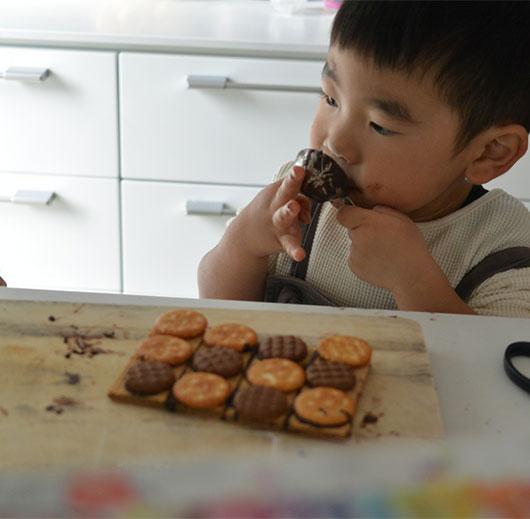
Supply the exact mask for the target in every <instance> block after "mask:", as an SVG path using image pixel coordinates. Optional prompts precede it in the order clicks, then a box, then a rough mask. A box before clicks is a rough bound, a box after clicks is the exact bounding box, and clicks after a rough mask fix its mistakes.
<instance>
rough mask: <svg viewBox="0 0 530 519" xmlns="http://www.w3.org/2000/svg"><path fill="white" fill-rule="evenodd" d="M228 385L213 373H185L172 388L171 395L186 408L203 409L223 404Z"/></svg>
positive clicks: (229, 391)
mask: <svg viewBox="0 0 530 519" xmlns="http://www.w3.org/2000/svg"><path fill="white" fill-rule="evenodd" d="M231 391H232V386H231V385H230V383H229V382H228V381H227V380H226V379H224V378H223V377H220V376H219V375H216V374H215V373H187V374H186V375H184V376H182V377H181V378H179V379H178V380H177V382H176V383H175V385H174V386H173V395H174V396H175V398H177V400H179V401H180V402H182V403H183V404H184V405H187V406H188V407H196V408H200V409H205V408H209V407H217V406H218V405H221V404H224V402H225V400H226V399H227V398H228V396H229V395H230V393H231Z"/></svg>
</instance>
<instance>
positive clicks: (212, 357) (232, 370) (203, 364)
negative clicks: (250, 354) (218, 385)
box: [192, 346, 243, 378]
mask: <svg viewBox="0 0 530 519" xmlns="http://www.w3.org/2000/svg"><path fill="white" fill-rule="evenodd" d="M192 364H193V369H195V370H196V371H207V372H209V373H217V374H218V375H221V376H222V377H226V378H230V377H233V376H235V375H237V374H238V373H240V372H241V370H242V369H243V357H242V356H241V353H239V352H237V351H235V350H232V349H230V348H222V347H220V346H211V347H210V348H202V349H200V350H199V351H197V352H196V353H195V355H194V356H193V363H192Z"/></svg>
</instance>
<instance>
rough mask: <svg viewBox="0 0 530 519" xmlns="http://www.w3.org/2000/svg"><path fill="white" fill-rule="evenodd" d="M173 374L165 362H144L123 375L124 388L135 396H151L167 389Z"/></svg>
mask: <svg viewBox="0 0 530 519" xmlns="http://www.w3.org/2000/svg"><path fill="white" fill-rule="evenodd" d="M174 383H175V374H174V372H173V369H172V368H171V366H170V365H169V364H166V363H165V362H153V361H145V362H138V363H136V364H134V365H133V366H131V367H130V368H129V369H128V370H127V372H126V374H125V387H126V388H127V390H129V391H130V392H131V393H135V394H137V395H153V394H156V393H161V392H162V391H165V390H167V389H169V388H170V387H171V386H172V385H173V384H174Z"/></svg>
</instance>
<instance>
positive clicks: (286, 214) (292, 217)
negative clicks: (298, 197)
mask: <svg viewBox="0 0 530 519" xmlns="http://www.w3.org/2000/svg"><path fill="white" fill-rule="evenodd" d="M299 213H300V204H299V203H298V202H296V201H295V200H289V202H287V203H286V204H285V205H282V206H281V207H280V208H278V209H276V211H274V214H273V215H272V224H273V225H274V227H276V228H278V229H282V230H283V229H287V228H288V227H290V226H291V225H292V224H293V223H294V222H296V221H297V220H298V214H299Z"/></svg>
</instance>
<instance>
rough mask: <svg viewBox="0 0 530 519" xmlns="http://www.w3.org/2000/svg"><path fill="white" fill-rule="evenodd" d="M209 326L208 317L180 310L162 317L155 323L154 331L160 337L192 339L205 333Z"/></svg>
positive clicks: (172, 311)
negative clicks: (171, 336) (173, 336)
mask: <svg viewBox="0 0 530 519" xmlns="http://www.w3.org/2000/svg"><path fill="white" fill-rule="evenodd" d="M207 324H208V322H207V321H206V317H204V315H202V314H200V313H199V312H195V311H194V310H188V309H185V308H180V309H178V310H171V311H170V312H167V313H165V314H163V315H161V316H160V317H159V318H158V319H157V320H156V322H155V326H154V330H155V333H158V334H160V335H175V336H177V337H181V338H183V339H190V338H191V337H196V336H197V335H200V334H201V333H203V332H204V330H205V329H206V326H207Z"/></svg>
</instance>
